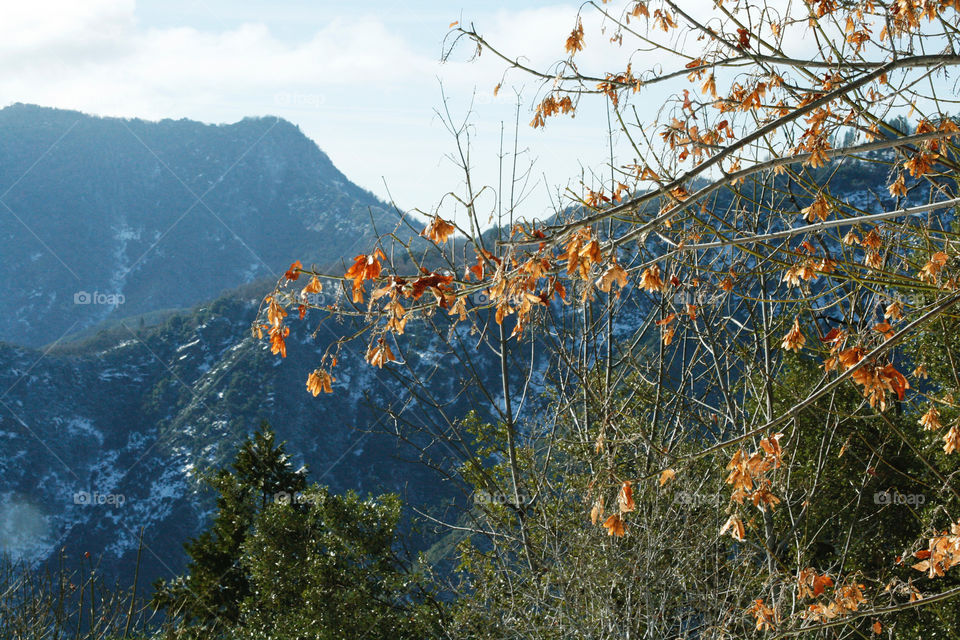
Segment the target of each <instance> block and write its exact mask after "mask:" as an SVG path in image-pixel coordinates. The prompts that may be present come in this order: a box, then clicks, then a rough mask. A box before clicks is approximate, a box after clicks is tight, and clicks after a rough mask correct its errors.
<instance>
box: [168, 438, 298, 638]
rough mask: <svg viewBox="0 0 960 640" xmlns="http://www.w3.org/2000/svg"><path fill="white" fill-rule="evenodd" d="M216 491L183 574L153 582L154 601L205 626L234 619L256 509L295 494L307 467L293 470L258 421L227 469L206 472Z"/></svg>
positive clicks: (243, 592) (244, 585) (246, 590)
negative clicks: (206, 524) (244, 550)
mask: <svg viewBox="0 0 960 640" xmlns="http://www.w3.org/2000/svg"><path fill="white" fill-rule="evenodd" d="M205 480H206V482H207V484H209V485H210V486H211V487H212V488H213V489H215V490H216V491H217V493H218V494H219V495H218V497H217V513H216V516H215V517H214V520H213V524H212V525H211V527H210V528H209V529H208V530H207V531H205V532H203V533H202V534H200V535H199V536H198V537H197V538H194V539H191V540H189V541H188V542H187V543H186V544H185V545H184V547H185V548H186V551H187V555H188V556H189V557H190V562H189V563H188V565H187V575H186V576H181V577H179V578H176V579H175V580H172V581H161V582H159V583H157V584H156V585H155V587H156V594H155V596H154V603H155V605H156V606H158V607H160V608H162V609H166V610H167V612H168V613H169V614H171V615H173V616H177V617H180V618H182V619H183V620H184V621H185V622H186V623H188V624H195V625H198V626H200V627H202V628H204V629H206V630H207V631H213V630H217V629H221V628H222V627H223V625H232V624H234V623H236V621H237V620H238V618H239V615H240V603H241V602H243V600H244V599H245V598H246V597H247V596H248V595H249V594H250V585H249V578H248V576H247V574H246V573H245V571H244V568H243V567H242V566H241V563H240V554H241V547H242V545H243V543H244V541H245V540H246V539H247V537H248V536H249V535H250V534H251V532H252V530H253V526H254V522H255V519H256V517H257V514H258V513H260V512H262V511H263V510H264V508H265V507H266V506H267V505H268V504H269V503H270V502H272V501H274V499H275V497H276V496H278V495H280V496H289V495H294V494H297V493H298V492H300V491H302V490H303V489H304V488H305V486H306V470H305V469H300V470H294V469H293V467H292V466H291V464H290V461H289V456H288V455H287V453H286V452H285V450H284V445H283V443H280V444H277V442H276V436H275V434H274V432H273V429H271V427H270V425H269V424H267V423H266V422H263V423H261V425H260V427H259V428H258V429H257V430H256V432H255V433H254V434H253V435H252V436H251V437H250V438H248V439H247V440H246V442H244V443H243V445H242V446H241V447H240V451H239V452H238V453H237V456H236V459H235V460H234V463H233V468H232V470H231V469H221V470H219V471H217V472H216V473H214V474H212V475H210V476H208V477H206V478H205Z"/></svg>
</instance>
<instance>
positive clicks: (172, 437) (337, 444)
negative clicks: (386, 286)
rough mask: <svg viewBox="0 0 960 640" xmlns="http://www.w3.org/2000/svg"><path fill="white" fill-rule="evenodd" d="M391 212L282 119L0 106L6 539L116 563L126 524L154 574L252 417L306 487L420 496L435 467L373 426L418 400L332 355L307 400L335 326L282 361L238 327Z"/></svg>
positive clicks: (176, 547) (350, 358) (1, 436)
mask: <svg viewBox="0 0 960 640" xmlns="http://www.w3.org/2000/svg"><path fill="white" fill-rule="evenodd" d="M387 216H388V214H387V213H386V212H385V211H384V209H383V207H382V205H381V204H380V203H379V202H378V201H377V200H376V199H375V198H374V197H373V196H372V195H371V194H369V193H367V192H366V191H364V190H362V189H360V188H359V187H357V186H355V185H353V184H351V183H350V182H349V181H348V180H347V179H346V178H345V177H344V176H343V175H342V174H341V173H340V172H339V171H337V169H336V168H335V167H334V166H333V165H332V164H331V162H330V160H329V159H328V158H327V156H326V155H325V154H324V153H323V152H321V151H320V150H319V149H318V148H317V146H316V145H315V144H314V143H313V142H311V141H310V140H308V139H307V138H306V137H304V136H303V134H301V133H300V131H299V130H298V129H297V128H296V127H295V126H293V125H291V124H290V123H288V122H285V121H283V120H277V119H274V118H259V119H247V120H244V121H242V122H239V123H236V124H232V125H223V126H211V125H204V124H200V123H197V122H191V121H186V120H182V121H176V122H174V121H169V120H167V121H162V122H152V123H151V122H143V121H139V120H120V119H108V118H94V117H90V116H86V115H83V114H80V113H76V112H72V111H61V110H54V109H46V108H41V107H34V106H25V105H14V106H12V107H8V108H6V109H3V110H0V256H2V261H0V294H2V300H3V311H4V312H3V313H2V314H0V340H2V342H0V553H12V554H13V555H14V556H17V557H21V558H24V559H27V560H31V561H38V562H43V561H44V560H46V559H50V558H52V557H55V556H56V554H57V553H58V552H59V550H60V549H61V548H63V549H66V553H67V554H68V556H72V557H73V558H74V559H76V558H77V557H79V556H81V555H82V554H83V553H84V552H90V554H91V556H92V557H94V558H102V565H101V566H102V568H103V569H105V570H107V571H108V572H110V573H113V574H115V575H119V576H129V575H131V574H132V568H133V562H134V559H135V556H136V548H137V536H138V534H139V531H140V530H141V528H142V530H143V541H144V545H145V550H144V553H143V565H144V566H143V570H142V572H141V577H142V578H143V579H144V580H145V581H147V580H151V579H153V578H157V577H170V576H171V575H172V573H171V572H172V571H180V570H182V568H183V563H184V561H185V555H184V553H183V549H182V543H183V542H184V541H185V540H186V539H187V537H188V536H192V535H196V534H198V533H199V531H200V530H201V529H202V527H203V526H204V525H205V523H206V518H207V516H208V515H209V512H210V510H211V509H212V507H213V502H212V500H211V496H210V495H209V493H206V492H204V491H203V489H202V486H201V484H200V483H199V475H200V473H201V472H203V471H205V470H208V469H210V468H211V467H213V466H217V465H222V464H225V463H227V462H229V461H230V460H231V459H232V458H233V455H234V453H235V449H236V447H237V446H238V445H239V443H240V442H241V441H242V440H243V439H244V438H245V437H246V435H247V434H249V433H250V432H251V431H252V430H253V429H254V428H255V427H256V425H257V424H258V423H259V422H260V421H261V420H263V419H267V420H269V421H270V422H271V423H272V424H273V426H274V428H275V429H276V431H277V433H278V434H279V436H280V438H282V439H284V440H287V441H288V451H290V452H291V453H292V454H294V455H295V456H296V458H297V461H298V462H302V463H305V464H307V466H308V467H309V470H310V475H309V478H310V480H311V481H318V482H321V483H323V484H326V485H329V486H331V487H332V488H333V489H334V490H335V491H346V490H349V489H354V490H357V491H360V492H361V493H366V492H383V491H395V492H397V493H399V494H400V495H401V496H402V497H403V498H404V499H405V500H407V501H408V502H409V503H410V504H412V505H415V506H417V507H419V508H426V509H430V508H432V507H431V505H434V504H436V502H437V500H438V499H439V497H440V496H441V495H442V494H443V493H444V489H443V488H442V487H441V486H439V483H438V478H437V476H436V474H435V473H434V472H433V471H431V470H430V469H428V468H427V467H425V466H423V465H420V464H416V463H403V462H401V461H400V460H401V459H407V460H410V459H416V458H417V455H418V454H417V451H416V449H415V448H411V447H409V446H405V445H403V444H402V442H401V441H400V440H399V439H398V438H396V437H388V436H385V435H383V431H384V430H385V428H386V427H388V426H390V425H386V424H385V423H384V418H385V414H383V413H382V412H380V411H378V408H379V407H382V406H386V405H393V406H398V405H406V406H407V409H408V410H410V411H418V410H421V411H422V408H419V407H417V405H416V403H412V404H410V403H404V402H403V400H402V396H403V390H402V388H401V387H400V386H399V385H397V384H396V383H391V382H384V381H382V380H379V379H377V376H375V375H374V370H373V369H372V368H371V367H369V366H368V365H367V364H366V363H365V362H364V359H363V356H362V354H360V353H353V352H352V351H350V349H347V350H345V351H344V353H343V357H342V358H341V366H340V367H339V369H338V374H337V375H338V381H339V382H340V384H341V385H342V386H341V388H340V389H338V394H336V395H335V396H324V397H322V398H313V397H311V396H310V395H309V394H308V393H307V392H306V388H305V385H304V381H305V379H306V375H307V373H308V372H309V371H310V370H311V369H312V367H313V366H316V360H318V359H319V354H318V352H317V349H320V348H322V347H323V346H325V344H326V343H327V341H328V340H331V339H335V338H336V337H338V336H337V335H336V334H335V333H328V331H330V330H329V329H327V328H324V329H323V331H322V332H321V338H320V339H319V340H314V339H312V338H311V337H310V335H309V329H310V327H309V326H307V324H306V323H300V324H298V325H297V326H296V327H295V331H294V334H293V335H291V336H290V339H289V342H290V344H291V350H290V351H291V353H290V357H289V358H287V359H285V360H281V359H280V358H279V356H275V355H272V354H271V353H270V352H269V348H268V345H267V344H266V342H263V341H257V340H255V339H253V338H252V337H251V333H250V326H251V323H252V322H253V320H254V317H255V314H256V310H257V306H258V304H259V301H260V300H261V299H262V297H263V295H264V294H265V293H266V292H267V291H268V290H269V288H270V286H271V284H270V283H271V281H272V280H274V279H276V278H279V277H280V276H281V274H282V273H283V271H284V270H285V269H286V268H287V267H288V266H289V264H290V263H291V262H292V261H293V260H294V259H300V260H301V261H302V262H303V263H304V264H307V265H309V264H311V263H314V264H317V265H319V266H321V267H323V266H325V265H330V264H332V263H337V262H339V261H340V260H341V259H343V258H349V257H351V256H353V255H355V254H356V253H359V252H362V251H365V250H367V249H368V248H369V247H370V246H371V245H372V240H373V236H374V233H373V228H374V226H373V225H374V224H379V223H380V222H383V223H384V224H383V225H382V226H383V227H386V226H388V225H387V224H386V219H387ZM392 224H393V223H392V221H391V223H390V225H389V226H392ZM414 233H415V232H412V233H411V235H413V234H414ZM245 283H247V284H245ZM238 287H240V288H238ZM225 292H228V293H225ZM221 296H222V297H221ZM218 298H219V299H218ZM215 299H217V300H216V301H214V302H211V300H215ZM339 330H341V329H339V328H335V331H339ZM84 336H85V337H84ZM55 341H59V342H58V344H57V345H56V346H55V347H53V348H40V347H41V346H42V345H50V344H51V343H54V342H55ZM432 348H433V347H431V345H429V344H424V345H423V349H424V350H425V352H430V350H431V349H432ZM438 348H439V347H438ZM423 366H424V367H429V366H430V359H429V358H425V359H424V365H423ZM493 370H494V369H493V368H491V371H493ZM424 373H426V370H425V369H424ZM453 382H454V381H453V380H448V383H449V384H453ZM448 393H449V394H450V395H454V393H453V391H452V390H448ZM461 409H462V411H466V406H464V407H461V408H460V409H458V411H459V410H461ZM371 429H375V430H377V431H379V434H377V433H373V434H371V433H370V430H371ZM449 493H450V492H449V491H447V495H449Z"/></svg>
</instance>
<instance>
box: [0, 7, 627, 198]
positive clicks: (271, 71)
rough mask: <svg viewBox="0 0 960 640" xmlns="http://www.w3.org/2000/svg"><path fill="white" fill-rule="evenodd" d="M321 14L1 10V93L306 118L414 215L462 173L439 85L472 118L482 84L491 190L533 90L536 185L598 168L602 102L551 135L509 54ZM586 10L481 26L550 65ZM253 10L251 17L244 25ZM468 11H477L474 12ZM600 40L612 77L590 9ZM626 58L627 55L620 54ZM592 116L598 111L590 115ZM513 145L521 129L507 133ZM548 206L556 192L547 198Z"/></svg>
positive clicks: (96, 104) (594, 28)
mask: <svg viewBox="0 0 960 640" xmlns="http://www.w3.org/2000/svg"><path fill="white" fill-rule="evenodd" d="M357 11H358V14H357V15H356V16H354V17H353V18H348V17H344V16H343V14H342V11H341V14H340V16H339V17H335V18H333V19H332V20H328V21H326V22H324V21H323V18H322V16H323V10H322V6H321V7H319V8H317V10H316V11H314V12H312V13H311V14H310V19H312V20H315V21H316V28H315V31H314V32H313V33H312V35H309V36H308V37H301V38H297V39H288V38H285V37H282V36H280V35H278V32H277V31H274V30H273V29H272V28H271V26H270V24H269V23H268V22H247V23H244V24H233V25H230V26H224V25H223V24H218V25H213V26H211V25H209V24H205V25H199V24H197V25H195V24H190V25H187V26H174V25H170V26H166V27H162V28H158V27H153V26H151V25H148V24H147V25H145V24H140V23H138V20H137V12H136V7H135V6H134V2H133V0H84V2H76V0H38V1H37V2H32V3H23V4H19V5H18V7H17V8H16V9H12V10H8V11H5V15H4V20H2V21H0V61H2V64H0V94H2V95H4V96H6V97H7V99H8V100H9V101H11V102H13V101H20V102H33V103H37V104H42V105H46V106H56V107H63V108H71V109H78V110H81V111H85V112H88V113H94V114H99V115H112V116H125V117H141V118H148V119H160V118H166V117H170V118H181V117H188V118H194V119H198V120H202V121H207V122H234V121H237V120H239V119H241V118H243V117H245V116H251V115H253V116H255V115H279V116H281V117H285V118H287V119H289V120H291V121H292V122H294V123H296V124H299V125H300V126H301V128H302V129H303V130H304V132H305V133H306V134H307V135H309V136H311V137H312V138H313V139H314V140H316V141H317V143H318V144H319V146H320V147H321V148H322V149H323V150H324V151H326V152H327V153H328V154H329V155H330V156H331V158H332V159H333V161H334V162H335V163H336V164H337V165H338V166H339V167H340V168H341V170H343V171H344V173H345V174H346V175H347V176H348V177H349V178H350V179H352V180H354V181H355V182H357V183H358V184H361V185H362V186H364V187H366V188H368V189H371V190H373V191H375V192H376V193H378V194H379V195H381V196H383V197H385V196H386V189H385V188H384V185H383V181H384V180H385V181H386V182H387V184H388V185H389V186H390V191H391V193H392V195H393V196H394V197H395V198H396V199H397V201H398V202H399V203H401V205H402V206H405V207H408V208H412V207H415V206H418V207H421V208H424V209H426V208H429V207H430V206H431V205H432V204H433V203H435V202H437V201H438V200H439V199H440V198H441V197H442V195H443V193H445V192H446V191H448V190H452V189H455V188H456V185H457V183H458V181H459V179H460V177H461V176H460V175H459V174H458V173H457V172H456V171H455V170H454V169H453V168H452V167H451V165H450V164H449V163H448V162H446V161H445V160H444V159H443V158H444V155H445V154H447V153H449V152H451V151H453V150H454V146H453V141H452V139H451V138H450V136H449V135H448V134H447V133H446V131H445V130H444V128H443V127H442V126H441V125H440V123H439V122H438V121H437V119H436V117H435V116H434V109H436V108H438V107H439V106H440V105H441V98H440V89H439V81H442V82H443V84H444V86H445V87H446V88H447V92H448V95H449V96H451V105H452V109H453V111H454V115H455V116H457V117H462V116H463V115H464V113H465V112H466V109H467V106H468V105H469V103H470V97H471V96H472V94H473V90H474V88H476V89H477V91H478V92H479V93H478V95H477V100H476V103H475V105H474V107H475V113H474V117H473V122H474V124H475V130H474V132H475V136H474V138H473V144H474V145H475V146H474V150H473V155H472V158H473V160H474V161H475V165H476V166H477V182H478V183H479V184H484V183H486V184H496V183H497V180H498V177H497V174H496V170H497V166H498V160H497V153H498V152H499V148H498V145H499V140H500V127H501V122H503V121H506V128H507V131H508V132H509V131H510V130H512V123H513V117H514V104H513V103H514V101H515V99H516V98H515V96H514V94H513V92H512V91H511V90H510V85H511V84H513V83H516V84H518V85H520V86H524V87H525V89H526V91H525V95H524V104H523V106H522V109H521V113H520V121H521V135H522V141H521V148H523V147H525V146H527V145H531V146H532V155H534V156H537V157H539V158H540V159H541V160H540V163H539V165H538V169H537V174H536V175H537V176H539V175H540V173H541V172H547V173H548V174H549V175H550V176H551V178H553V179H555V180H556V181H560V182H562V181H564V180H565V179H566V178H567V177H568V176H571V175H573V176H576V175H577V173H578V172H579V162H580V161H581V159H583V158H586V159H587V161H588V162H590V161H595V162H598V163H599V162H602V160H603V158H604V156H605V153H606V142H605V140H603V136H602V135H601V136H600V138H599V139H597V138H596V135H595V134H593V133H591V130H592V128H593V126H595V125H596V124H597V123H598V122H600V123H602V122H604V121H605V113H604V111H603V109H602V104H601V103H600V101H596V102H595V103H594V107H592V108H584V109H583V112H582V114H578V118H577V119H576V120H569V119H563V120H562V121H561V120H556V121H552V122H551V127H550V131H549V134H548V135H547V134H544V132H542V131H537V132H533V131H531V130H530V129H529V128H527V127H526V123H527V122H529V120H530V117H531V116H530V113H529V107H530V104H531V101H532V100H533V98H534V95H535V94H536V88H537V86H538V84H539V83H537V82H534V83H531V82H530V81H529V78H527V77H525V76H524V75H523V74H521V73H519V72H513V73H511V74H509V75H508V76H507V80H508V83H507V86H506V88H505V89H504V90H503V91H502V93H501V94H500V97H498V98H493V96H492V89H493V87H494V86H495V85H496V84H497V83H498V82H499V81H500V79H501V77H502V74H503V70H504V63H503V61H501V60H499V59H497V58H495V57H494V56H493V55H491V53H490V52H486V53H484V54H483V55H481V57H480V58H479V59H478V60H476V61H475V62H472V63H468V62H466V58H467V57H469V54H470V53H471V52H472V50H471V48H470V47H469V45H468V44H467V43H464V45H465V46H463V47H462V48H461V49H460V50H458V51H457V52H456V54H455V55H454V56H453V58H452V60H451V61H450V62H449V63H447V64H440V62H439V57H440V53H441V49H440V46H439V43H440V41H441V40H442V38H443V35H444V34H445V28H446V24H445V23H444V24H442V25H439V26H438V27H437V30H436V46H435V47H434V46H425V44H424V43H423V42H419V41H416V40H415V38H417V37H418V35H413V34H414V33H417V34H422V33H423V31H424V29H423V28H421V29H419V30H414V31H408V30H406V29H408V28H409V25H403V24H401V25H397V24H393V23H390V22H389V20H383V19H380V18H378V17H375V16H373V15H370V14H361V13H360V11H361V10H360V9H358V10H357ZM576 14H577V8H576V6H573V5H557V6H552V7H542V8H539V9H530V10H500V11H497V12H495V13H488V14H485V15H484V16H483V20H479V19H478V21H477V25H478V28H480V29H481V30H482V33H483V34H484V35H485V36H487V37H489V40H490V41H491V42H493V43H497V46H498V47H500V48H501V49H502V51H503V52H504V53H505V54H507V55H512V56H515V55H519V54H521V53H522V54H524V55H525V56H526V58H525V59H526V60H528V61H529V62H530V64H532V65H534V66H537V67H543V66H546V65H548V64H549V63H550V62H551V61H553V60H555V59H556V58H557V57H558V56H560V55H561V54H562V52H563V43H564V40H565V39H566V36H567V34H568V33H569V31H570V29H571V28H572V27H573V25H574V22H575V19H576ZM248 17H249V16H248ZM465 17H469V16H465ZM584 22H585V26H586V27H587V32H588V39H592V41H591V40H588V42H590V44H591V46H590V47H588V48H587V49H586V50H585V51H584V52H583V55H582V56H578V60H579V62H580V63H581V64H582V65H583V68H585V69H590V70H591V71H594V70H596V71H599V70H600V69H604V68H606V67H605V66H604V64H603V63H604V61H605V60H609V55H610V51H609V50H610V46H609V45H608V44H605V43H604V42H602V41H601V37H600V36H598V35H591V34H597V32H598V28H599V18H598V17H597V16H596V15H595V14H593V13H590V14H587V15H585V16H584ZM617 55H618V56H619V55H622V52H617ZM591 111H592V112H593V114H594V115H593V116H591V115H590V112H591ZM508 137H509V136H508ZM538 202H539V203H540V205H539V206H538V207H537V208H536V212H537V213H540V212H541V211H542V209H543V207H544V206H545V205H546V204H547V202H548V201H547V198H546V192H545V191H540V192H539V193H538Z"/></svg>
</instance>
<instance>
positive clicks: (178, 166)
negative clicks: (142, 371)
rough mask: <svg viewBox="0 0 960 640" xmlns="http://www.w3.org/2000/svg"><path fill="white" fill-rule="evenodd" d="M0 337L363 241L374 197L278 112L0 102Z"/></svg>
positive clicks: (160, 301) (61, 330) (41, 336)
mask: <svg viewBox="0 0 960 640" xmlns="http://www.w3.org/2000/svg"><path fill="white" fill-rule="evenodd" d="M0 185H2V186H0V255H2V256H3V260H2V262H0V291H2V292H3V295H4V300H5V302H6V308H7V309H9V310H10V312H9V313H6V314H4V315H3V317H2V318H0V336H3V338H4V339H5V340H7V341H10V342H14V343H16V344H23V345H29V346H40V345H44V344H48V343H51V342H53V341H55V340H58V339H60V338H62V337H64V336H69V335H72V334H75V333H77V332H78V331H81V330H83V329H84V328H88V327H91V326H94V325H96V324H98V323H100V322H103V321H105V320H108V319H109V320H116V319H119V318H124V317H130V316H134V315H139V314H144V313H147V312H151V311H156V310H160V309H176V308H185V307H190V306H193V305H194V304H196V303H198V302H201V301H204V300H210V299H212V298H214V297H216V296H218V295H220V294H221V293H223V292H224V291H226V290H228V289H231V288H233V287H235V286H238V285H240V284H243V283H248V282H252V281H255V280H257V279H261V278H266V279H275V278H276V277H279V275H280V274H281V273H282V272H283V270H284V269H285V268H286V267H287V265H289V264H290V262H291V261H292V259H291V256H296V257H298V258H300V259H301V260H303V261H304V263H305V264H306V263H309V261H314V262H317V263H319V264H325V263H328V262H331V261H336V260H338V259H339V258H341V257H342V256H346V255H348V254H351V252H353V251H355V250H357V249H358V248H359V247H361V246H364V245H365V242H364V240H369V239H370V237H371V236H370V229H371V228H372V227H371V215H372V216H373V220H384V219H385V216H386V215H387V214H386V213H385V211H384V209H383V205H382V204H381V203H380V202H379V201H377V199H376V198H375V197H374V196H372V195H371V194H370V193H368V192H366V191H364V190H363V189H361V188H359V187H357V186H356V185H354V184H352V183H351V182H350V181H349V180H347V178H346V177H345V176H344V175H343V174H341V173H340V172H339V171H338V170H337V169H336V167H334V166H333V164H332V163H331V162H330V159H329V158H328V157H327V156H326V155H325V154H324V153H323V152H322V151H321V150H320V149H319V148H318V147H317V145H316V144H315V143H314V142H312V141H311V140H309V139H308V138H306V137H305V136H304V135H303V134H302V133H301V132H300V130H299V129H298V128H297V127H296V126H294V125H292V124H290V123H289V122H287V121H285V120H281V119H277V118H248V119H244V120H242V121H241V122H237V123H234V124H229V125H208V124H201V123H199V122H193V121H189V120H179V121H173V120H164V121H161V122H146V121H143V120H122V119H117V118H98V117H93V116H88V115H84V114H81V113H78V112H75V111H64V110H59V109H49V108H43V107H37V106H32V105H23V104H17V105H13V106H10V107H7V108H5V109H2V110H0Z"/></svg>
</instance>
